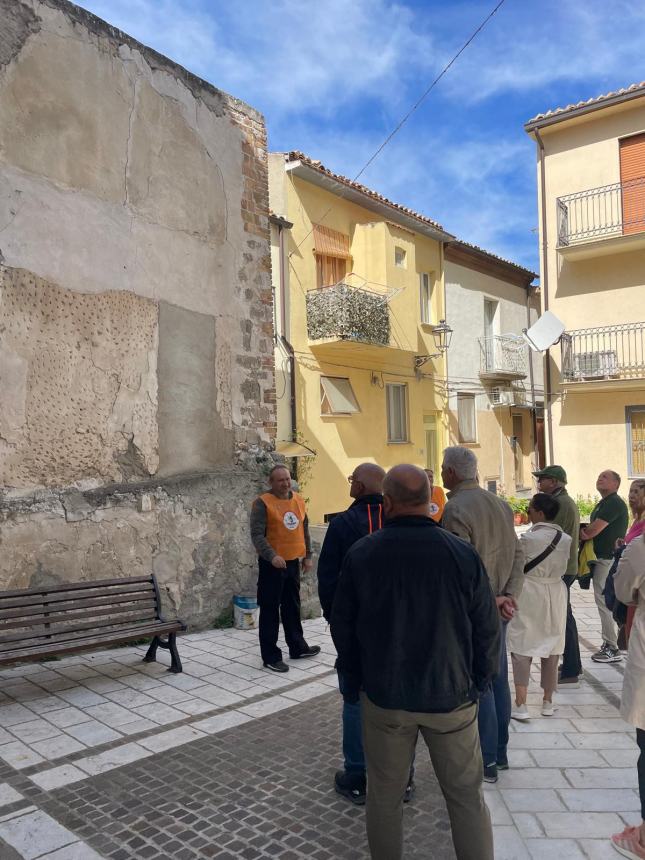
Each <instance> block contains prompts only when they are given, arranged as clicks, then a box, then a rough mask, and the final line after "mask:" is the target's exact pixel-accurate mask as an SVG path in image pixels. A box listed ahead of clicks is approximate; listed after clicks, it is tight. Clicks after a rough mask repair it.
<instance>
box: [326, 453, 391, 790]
mask: <svg viewBox="0 0 645 860" xmlns="http://www.w3.org/2000/svg"><path fill="white" fill-rule="evenodd" d="M384 477H385V470H384V469H382V468H381V467H380V466H377V465H376V463H362V464H361V465H360V466H357V467H356V468H355V469H354V471H353V473H352V474H351V475H350V476H349V478H348V479H347V480H348V481H349V483H350V490H349V495H350V496H351V497H352V499H355V501H354V502H353V504H352V505H351V506H350V507H349V508H348V509H347V510H346V511H345V512H344V513H342V514H338V516H336V517H334V519H333V520H332V521H331V522H330V523H329V527H328V529H327V534H326V535H325V540H324V542H323V545H322V549H321V551H320V558H319V559H318V596H319V598H320V605H321V606H322V611H323V615H324V616H325V620H326V621H329V619H330V617H331V608H332V604H333V602H334V594H335V592H336V585H337V583H338V577H339V576H340V569H341V567H342V564H343V559H344V558H345V555H346V553H347V551H348V550H349V549H350V547H351V546H353V544H355V543H356V541H357V540H360V538H362V537H365V535H369V534H372V533H373V532H375V531H377V530H378V529H380V528H381V527H382V525H383V496H382V495H381V490H382V487H383V478H384ZM338 686H339V688H340V692H341V693H342V694H344V691H345V684H344V679H343V675H342V672H339V673H338ZM343 757H344V759H345V768H344V770H339V771H338V772H337V773H336V777H335V780H334V783H335V787H336V791H337V792H338V793H339V794H342V795H343V797H347V798H349V800H351V801H352V802H353V803H356V804H363V803H365V786H366V782H365V757H364V755H363V743H362V740H361V706H360V702H359V700H358V695H357V693H356V692H353V693H350V695H349V696H348V697H345V695H343Z"/></svg>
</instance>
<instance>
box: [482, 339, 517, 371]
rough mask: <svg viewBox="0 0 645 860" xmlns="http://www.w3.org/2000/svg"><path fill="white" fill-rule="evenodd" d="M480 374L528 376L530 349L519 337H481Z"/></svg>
mask: <svg viewBox="0 0 645 860" xmlns="http://www.w3.org/2000/svg"><path fill="white" fill-rule="evenodd" d="M479 348H480V371H479V372H480V373H489V374H492V373H502V374H508V375H509V376H510V375H514V376H526V374H527V373H528V364H527V355H528V348H527V345H526V341H525V340H524V338H522V337H519V335H494V336H493V337H480V338H479Z"/></svg>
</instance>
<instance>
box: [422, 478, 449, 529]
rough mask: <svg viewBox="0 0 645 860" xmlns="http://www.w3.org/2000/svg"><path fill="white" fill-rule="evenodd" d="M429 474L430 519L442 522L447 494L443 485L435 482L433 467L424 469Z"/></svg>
mask: <svg viewBox="0 0 645 860" xmlns="http://www.w3.org/2000/svg"><path fill="white" fill-rule="evenodd" d="M423 471H424V472H425V473H426V475H427V476H428V483H429V484H430V519H431V520H434V521H435V523H440V522H441V517H442V516H443V509H444V508H445V507H446V494H445V493H444V491H443V490H442V488H441V487H438V486H437V485H436V484H435V482H434V472H433V471H432V469H424V470H423Z"/></svg>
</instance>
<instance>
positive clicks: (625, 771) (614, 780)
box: [555, 767, 638, 789]
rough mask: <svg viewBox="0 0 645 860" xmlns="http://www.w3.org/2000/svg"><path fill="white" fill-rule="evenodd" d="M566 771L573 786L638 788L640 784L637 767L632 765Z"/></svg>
mask: <svg viewBox="0 0 645 860" xmlns="http://www.w3.org/2000/svg"><path fill="white" fill-rule="evenodd" d="M564 773H565V775H566V777H567V779H568V781H569V783H570V785H571V786H573V788H612V789H613V788H636V787H637V785H638V779H637V774H636V769H635V768H632V767H630V768H625V767H622V768H610V767H606V768H591V767H590V768H583V769H581V770H577V769H573V768H572V769H567V770H565V771H564ZM555 787H556V788H559V787H560V786H555ZM568 787H569V786H567V788H568Z"/></svg>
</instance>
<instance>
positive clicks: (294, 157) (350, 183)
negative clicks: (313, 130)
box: [286, 150, 446, 233]
mask: <svg viewBox="0 0 645 860" xmlns="http://www.w3.org/2000/svg"><path fill="white" fill-rule="evenodd" d="M286 159H287V161H302V163H303V164H306V165H307V166H308V167H313V169H314V170H318V171H319V172H320V173H324V174H325V175H326V176H329V177H330V178H331V179H333V180H335V181H336V182H340V183H341V184H342V185H346V186H347V187H348V188H353V189H354V190H355V191H360V193H361V194H365V195H366V196H367V197H371V198H372V200H377V201H378V202H379V203H384V204H385V205H386V206H390V207H391V208H392V209H394V210H395V211H397V212H401V213H402V214H404V215H407V216H408V217H409V218H415V219H416V220H417V221H421V222H422V223H423V224H428V225H429V226H430V227H434V228H435V229H436V230H441V231H442V232H444V233H445V232H446V231H445V230H444V228H443V227H442V226H441V224H439V222H438V221H433V220H432V218H427V217H426V216H425V215H421V214H420V213H419V212H415V211H414V210H413V209H409V208H408V207H407V206H402V205H401V204H400V203H394V202H393V201H392V200H388V198H387V197H383V195H382V194H379V193H378V191H372V189H371V188H368V187H367V186H366V185H361V183H360V182H354V180H353V179H348V177H347V176H342V175H341V174H340V173H334V172H333V171H332V170H329V168H327V167H325V166H324V164H322V163H321V162H320V161H316V160H314V159H313V158H309V156H308V155H305V154H304V152H298V151H296V150H293V151H291V152H288V153H287V154H286Z"/></svg>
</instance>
